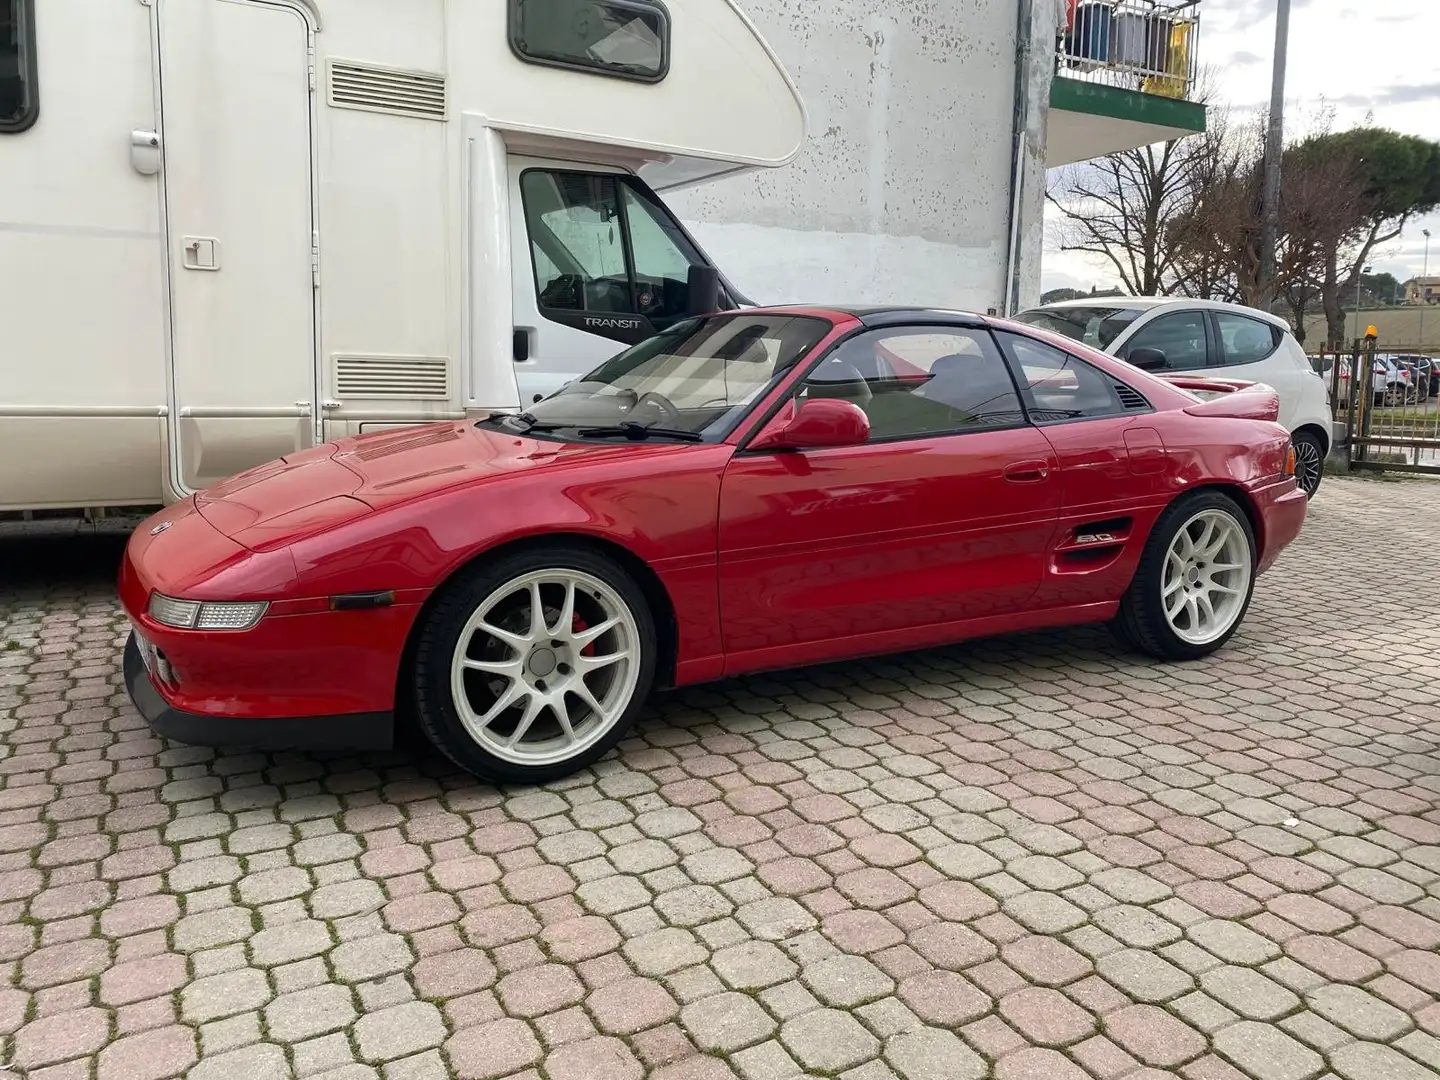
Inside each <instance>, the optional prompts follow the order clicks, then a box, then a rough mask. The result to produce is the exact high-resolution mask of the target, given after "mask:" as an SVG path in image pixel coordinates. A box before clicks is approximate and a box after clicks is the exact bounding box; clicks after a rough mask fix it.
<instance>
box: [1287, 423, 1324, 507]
mask: <svg viewBox="0 0 1440 1080" xmlns="http://www.w3.org/2000/svg"><path fill="white" fill-rule="evenodd" d="M1291 442H1292V443H1293V444H1294V447H1295V482H1296V483H1297V484H1299V485H1300V490H1301V491H1303V492H1305V494H1306V495H1307V496H1309V497H1310V498H1312V499H1313V498H1314V497H1315V492H1317V491H1319V490H1320V481H1321V480H1322V479H1323V478H1324V476H1325V451H1324V449H1323V448H1322V447H1321V445H1320V439H1319V438H1318V437H1317V436H1315V435H1312V434H1311V433H1310V432H1308V431H1300V432H1296V434H1295V435H1294V436H1293V437H1292V439H1291Z"/></svg>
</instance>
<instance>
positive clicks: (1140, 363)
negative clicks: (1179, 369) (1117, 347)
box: [1125, 348, 1165, 371]
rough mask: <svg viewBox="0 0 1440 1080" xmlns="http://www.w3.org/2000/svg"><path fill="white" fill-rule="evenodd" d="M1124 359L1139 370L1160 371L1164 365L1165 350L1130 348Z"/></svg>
mask: <svg viewBox="0 0 1440 1080" xmlns="http://www.w3.org/2000/svg"><path fill="white" fill-rule="evenodd" d="M1125 359H1126V360H1128V361H1129V362H1130V363H1132V364H1134V365H1135V366H1136V367H1138V368H1139V369H1140V370H1141V371H1160V370H1161V369H1163V368H1164V367H1165V351H1164V350H1163V349H1144V348H1141V349H1131V350H1130V354H1129V355H1128V356H1127V357H1125Z"/></svg>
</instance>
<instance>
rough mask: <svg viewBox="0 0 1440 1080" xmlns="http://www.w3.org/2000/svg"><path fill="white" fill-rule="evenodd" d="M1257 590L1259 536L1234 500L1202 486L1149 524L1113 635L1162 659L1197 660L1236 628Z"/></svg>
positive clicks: (1223, 642) (1211, 650)
mask: <svg viewBox="0 0 1440 1080" xmlns="http://www.w3.org/2000/svg"><path fill="white" fill-rule="evenodd" d="M1254 588H1255V535H1254V532H1253V531H1252V529H1251V528H1250V522H1249V519H1247V518H1246V516H1245V512H1244V511H1243V510H1241V509H1240V507H1239V506H1238V505H1237V504H1236V502H1235V500H1234V499H1232V498H1230V496H1228V495H1226V494H1224V493H1222V492H1218V491H1201V492H1196V493H1195V494H1192V495H1187V496H1185V497H1183V498H1181V499H1179V500H1177V501H1176V502H1174V503H1172V504H1171V505H1170V506H1169V507H1168V508H1166V510H1165V512H1164V513H1163V514H1161V515H1160V519H1159V520H1158V521H1157V522H1156V523H1155V528H1154V529H1153V530H1151V533H1150V538H1149V540H1147V541H1146V544H1145V551H1144V554H1142V555H1141V557H1140V565H1139V567H1138V568H1137V569H1136V571H1135V579H1134V580H1133V581H1132V582H1131V583H1130V588H1129V589H1128V590H1127V591H1126V593H1125V596H1124V598H1123V599H1122V600H1121V602H1120V613H1119V615H1118V616H1117V618H1116V624H1117V625H1116V626H1115V630H1116V636H1117V637H1119V638H1120V640H1121V641H1122V642H1126V643H1129V644H1133V645H1134V646H1135V647H1136V648H1138V649H1140V650H1142V651H1144V652H1147V653H1149V654H1150V655H1152V656H1157V657H1160V658H1161V659H1165V660H1195V659H1198V658H1200V657H1202V656H1208V655H1209V654H1210V653H1213V652H1214V651H1215V650H1217V649H1219V648H1220V647H1221V646H1222V645H1224V644H1225V642H1227V641H1229V640H1230V638H1231V636H1232V635H1233V634H1234V633H1235V631H1236V630H1237V629H1238V628H1239V626H1240V623H1241V621H1242V620H1243V619H1244V617H1245V612H1246V611H1247V610H1248V609H1249V607H1250V596H1251V593H1252V592H1253V591H1254Z"/></svg>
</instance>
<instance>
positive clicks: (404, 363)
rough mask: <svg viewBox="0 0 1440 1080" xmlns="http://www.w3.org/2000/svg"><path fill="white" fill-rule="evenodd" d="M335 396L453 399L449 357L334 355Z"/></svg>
mask: <svg viewBox="0 0 1440 1080" xmlns="http://www.w3.org/2000/svg"><path fill="white" fill-rule="evenodd" d="M335 396H336V397H338V398H340V399H342V400H344V399H346V398H385V399H388V400H394V399H396V398H403V399H406V400H414V399H425V400H431V399H434V400H440V401H445V400H448V399H449V397H450V358H449V357H446V356H360V355H354V354H351V355H341V354H338V353H337V354H336V356H335Z"/></svg>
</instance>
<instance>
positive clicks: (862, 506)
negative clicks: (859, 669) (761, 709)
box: [718, 326, 1059, 673]
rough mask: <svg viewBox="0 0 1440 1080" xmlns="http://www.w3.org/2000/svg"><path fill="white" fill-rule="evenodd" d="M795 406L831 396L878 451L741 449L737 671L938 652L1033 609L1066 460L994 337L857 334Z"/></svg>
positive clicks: (723, 534) (731, 577) (729, 548)
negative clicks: (846, 405)
mask: <svg viewBox="0 0 1440 1080" xmlns="http://www.w3.org/2000/svg"><path fill="white" fill-rule="evenodd" d="M796 396H797V397H798V398H800V399H801V400H802V401H803V400H804V399H806V398H809V397H838V398H843V399H846V400H849V401H852V402H853V403H855V404H856V405H858V406H860V407H861V408H862V409H863V410H864V411H865V412H866V414H867V416H868V418H869V420H870V426H871V432H870V439H869V441H868V442H867V443H865V444H863V445H858V446H844V447H828V448H823V449H815V450H805V451H788V452H750V451H747V450H746V449H745V448H744V445H743V443H742V445H741V448H740V449H739V451H738V452H737V454H736V456H735V457H734V458H733V459H732V460H731V462H730V464H729V465H728V466H727V468H726V472H725V477H724V480H723V482H722V485H721V494H720V507H719V551H718V554H719V599H720V614H721V625H722V631H723V633H724V637H725V650H726V654H727V664H726V670H727V673H735V672H738V671H743V670H748V669H753V668H758V667H765V666H771V665H774V664H790V663H799V662H806V661H811V660H820V659H825V658H828V657H833V656H840V655H846V654H857V653H862V652H867V651H871V650H873V649H876V648H886V647H900V648H903V647H905V646H908V645H920V644H925V643H929V642H932V641H942V640H945V639H946V637H947V636H953V635H950V634H948V633H947V631H946V629H945V627H947V626H948V627H953V626H954V625H955V624H958V623H961V622H963V621H965V620H969V619H975V618H982V617H985V616H989V615H996V614H1000V613H1004V612H1007V611H1013V610H1015V609H1017V608H1023V607H1025V606H1026V605H1028V604H1029V602H1030V600H1031V599H1032V597H1033V596H1034V594H1035V592H1036V590H1037V588H1038V587H1039V584H1040V579H1041V574H1042V564H1043V560H1044V555H1045V551H1046V550H1047V547H1048V545H1049V541H1050V536H1051V532H1052V530H1053V529H1054V523H1055V513H1056V509H1057V507H1058V506H1059V485H1058V482H1057V478H1056V476H1055V456H1054V453H1053V451H1052V450H1051V448H1050V444H1049V442H1048V440H1046V438H1045V437H1044V436H1043V435H1042V434H1040V432H1039V431H1037V430H1036V429H1035V428H1034V427H1033V426H1031V425H1030V424H1028V423H1027V422H1026V420H1025V416H1024V413H1023V411H1022V410H1021V407H1020V402H1019V398H1018V396H1017V394H1016V389H1015V385H1014V382H1013V380H1012V378H1011V376H1010V374H1009V372H1008V370H1007V368H1006V366H1005V363H1004V360H1003V358H1002V356H1001V355H1000V352H999V350H998V349H997V348H996V345H995V342H994V339H993V338H992V337H991V336H990V334H989V332H988V331H986V330H983V329H973V328H967V327H960V326H904V327H892V328H885V329H875V330H870V331H864V332H862V333H860V334H859V335H857V336H854V337H851V338H849V339H847V340H845V341H843V342H842V343H841V344H840V345H839V346H837V347H836V348H835V349H834V350H832V351H830V352H829V353H828V354H827V355H825V356H824V357H822V358H821V359H820V360H819V361H818V362H817V364H816V365H815V367H814V369H813V370H812V371H810V372H809V373H808V374H807V376H806V377H805V378H804V379H803V380H802V381H801V382H800V383H799V384H798V386H797V388H796Z"/></svg>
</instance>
